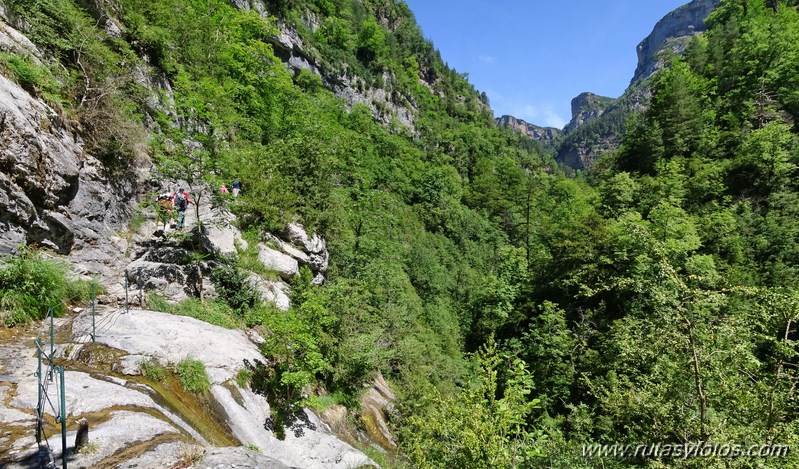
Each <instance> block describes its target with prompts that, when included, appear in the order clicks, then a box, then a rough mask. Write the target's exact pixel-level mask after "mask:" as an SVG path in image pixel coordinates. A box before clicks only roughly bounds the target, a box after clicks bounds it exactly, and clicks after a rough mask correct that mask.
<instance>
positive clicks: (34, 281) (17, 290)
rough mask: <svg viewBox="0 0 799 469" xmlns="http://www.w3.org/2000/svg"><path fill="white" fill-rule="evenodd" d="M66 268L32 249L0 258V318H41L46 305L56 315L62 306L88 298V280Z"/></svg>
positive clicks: (16, 321) (11, 322)
mask: <svg viewBox="0 0 799 469" xmlns="http://www.w3.org/2000/svg"><path fill="white" fill-rule="evenodd" d="M68 270H69V268H68V266H67V265H66V264H64V263H60V262H57V261H53V260H48V259H45V258H43V257H42V256H41V255H39V254H38V253H36V252H35V251H29V250H25V251H23V252H21V253H20V254H18V255H15V256H9V257H7V258H0V321H2V322H3V323H4V324H5V325H6V326H14V325H17V324H25V323H27V322H28V321H30V320H31V319H43V318H44V317H45V316H47V314H48V311H49V309H50V308H54V311H55V314H56V315H57V316H60V315H61V314H63V309H64V306H66V305H69V304H72V303H78V302H84V301H88V300H90V299H91V288H92V285H91V282H88V281H85V280H78V279H73V278H71V277H70V276H69V274H68ZM99 292H100V291H99V288H98V290H97V293H99Z"/></svg>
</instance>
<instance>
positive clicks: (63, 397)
mask: <svg viewBox="0 0 799 469" xmlns="http://www.w3.org/2000/svg"><path fill="white" fill-rule="evenodd" d="M58 373H59V375H60V377H61V412H60V413H61V464H62V467H63V469H67V399H66V391H65V389H64V367H63V366H59V367H58Z"/></svg>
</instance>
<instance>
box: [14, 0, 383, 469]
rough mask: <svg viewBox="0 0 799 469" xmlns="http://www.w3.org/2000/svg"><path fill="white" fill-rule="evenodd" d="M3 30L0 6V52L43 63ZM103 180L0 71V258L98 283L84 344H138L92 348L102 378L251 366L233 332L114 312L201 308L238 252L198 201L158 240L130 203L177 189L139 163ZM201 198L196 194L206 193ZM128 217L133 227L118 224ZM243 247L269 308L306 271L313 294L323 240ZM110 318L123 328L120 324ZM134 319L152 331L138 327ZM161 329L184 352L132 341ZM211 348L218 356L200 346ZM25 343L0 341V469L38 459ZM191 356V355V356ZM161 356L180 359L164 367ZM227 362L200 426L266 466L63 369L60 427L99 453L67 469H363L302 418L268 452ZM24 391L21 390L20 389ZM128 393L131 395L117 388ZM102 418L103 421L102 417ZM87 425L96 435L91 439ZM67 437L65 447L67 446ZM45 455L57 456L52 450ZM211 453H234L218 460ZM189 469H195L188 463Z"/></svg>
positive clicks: (258, 402) (158, 90)
mask: <svg viewBox="0 0 799 469" xmlns="http://www.w3.org/2000/svg"><path fill="white" fill-rule="evenodd" d="M9 21H10V19H9V18H8V17H7V16H4V10H3V8H2V3H0V51H4V52H13V53H16V54H20V55H25V56H28V57H32V60H35V61H38V62H39V63H44V62H46V61H47V60H48V58H47V57H44V56H43V55H42V53H41V52H40V51H39V50H38V49H37V48H36V46H35V45H34V44H33V43H31V41H29V40H28V39H27V38H26V37H25V35H24V34H22V33H20V32H19V31H17V30H15V29H14V28H13V27H12V26H11V25H10V24H9ZM109 24H110V23H109ZM148 73H149V72H147V71H143V70H142V76H141V82H142V85H143V88H147V89H149V90H150V91H152V95H153V96H152V99H153V100H154V103H153V107H156V106H158V105H159V98H158V96H159V94H163V95H169V93H170V91H169V89H168V84H165V83H162V82H161V81H159V80H158V79H157V77H156V78H152V77H150V76H149V75H148ZM142 132H144V131H143V129H142ZM113 169H114V171H113V172H112V171H110V168H109V167H108V166H106V165H105V164H104V163H103V162H101V161H100V160H98V159H97V158H96V157H95V156H94V155H92V154H91V152H90V151H89V150H87V146H86V145H85V144H84V141H83V139H82V138H81V130H80V128H78V127H77V126H76V125H75V124H74V123H71V122H69V121H68V120H66V118H65V117H64V116H63V114H61V113H59V111H58V110H56V109H53V108H52V107H51V106H49V105H48V104H47V103H46V102H45V101H44V100H42V99H40V98H39V97H38V96H36V95H35V94H32V92H29V91H28V90H26V89H23V88H22V87H20V86H19V85H18V84H16V83H15V82H13V81H12V80H10V79H9V78H7V77H6V76H3V75H2V71H0V255H4V254H8V253H12V252H14V251H17V250H18V249H19V248H20V247H21V246H33V247H43V248H47V249H48V250H50V251H51V252H54V253H57V254H60V255H61V257H62V258H63V259H64V260H66V261H68V262H69V263H71V265H72V270H73V271H74V272H75V273H76V274H83V275H91V276H92V277H94V278H97V279H98V280H99V282H100V283H101V284H102V285H103V286H104V287H105V290H106V293H105V294H104V295H101V296H100V297H99V298H98V302H101V303H104V304H103V305H102V306H101V309H102V310H105V311H107V312H108V314H109V316H108V317H107V319H108V321H109V322H108V326H107V328H106V329H105V330H104V332H103V338H100V337H99V334H98V337H97V344H100V343H101V342H102V341H104V340H113V339H112V338H113V337H118V338H119V337H121V338H122V339H123V340H126V339H124V337H129V336H137V337H138V338H139V339H140V340H139V341H138V345H136V346H135V347H133V348H131V347H129V345H131V344H130V343H126V344H120V343H110V342H104V344H105V346H108V347H114V348H115V350H118V351H123V350H124V351H125V354H126V355H127V356H128V359H124V360H122V361H121V362H119V363H118V364H117V365H118V367H117V368H114V369H113V371H114V372H115V373H116V372H121V373H123V374H125V375H131V376H139V375H140V374H141V370H140V368H138V364H139V363H141V362H142V361H146V360H149V359H151V358H153V359H157V360H162V362H164V363H167V362H175V361H177V360H180V359H181V357H182V356H183V354H186V353H189V354H192V353H193V354H194V355H195V356H200V355H201V353H203V352H210V353H211V355H210V356H209V357H204V358H203V361H205V362H206V363H210V361H213V360H217V359H219V358H220V357H221V356H223V354H222V353H221V352H222V351H229V350H231V347H232V346H233V343H234V342H239V343H240V344H241V347H246V348H247V349H248V350H249V352H248V355H247V358H248V359H249V360H256V359H262V358H263V357H262V356H261V355H260V353H259V351H258V349H257V346H256V345H255V344H252V343H250V342H249V340H247V339H246V338H244V337H243V336H244V333H243V332H241V331H237V332H236V334H237V337H236V338H230V337H227V338H226V335H225V334H229V332H225V330H220V329H219V328H215V327H213V326H210V325H207V324H202V323H200V322H199V321H197V323H194V322H193V321H189V322H191V323H192V324H193V325H194V326H196V327H198V328H205V329H207V331H208V335H207V336H206V338H205V339H200V338H198V337H199V336H198V334H199V333H193V332H190V331H187V330H186V327H187V326H186V324H187V323H186V318H181V317H179V316H171V315H165V314H162V313H155V312H145V311H137V312H136V313H133V311H131V313H133V314H130V315H127V314H126V313H125V312H124V308H123V309H116V307H117V305H119V304H122V302H124V301H127V300H129V303H130V304H137V305H143V304H145V303H146V298H147V294H150V293H156V294H159V295H160V296H162V297H165V298H167V299H168V300H171V301H178V300H180V299H183V298H186V297H187V296H198V295H199V296H202V295H205V297H206V298H207V297H212V296H213V295H214V284H213V282H212V281H211V280H210V275H209V274H210V272H211V269H212V268H213V267H214V262H215V259H216V260H219V256H218V255H219V254H225V253H228V254H229V253H234V252H237V250H238V249H240V248H246V247H247V243H246V242H245V241H244V240H243V239H242V236H241V233H240V232H239V231H238V230H237V229H235V228H234V225H235V223H234V220H233V217H232V215H231V214H230V213H229V212H227V211H226V210H224V208H222V207H220V206H216V205H212V204H211V202H210V200H211V199H212V198H211V197H205V198H204V199H203V200H205V201H208V202H206V203H203V204H199V205H200V207H199V208H198V211H197V215H195V216H192V215H187V228H189V229H191V228H193V227H194V226H196V222H197V220H196V218H197V216H199V219H200V220H202V221H203V225H204V227H205V229H204V230H202V232H200V230H197V229H195V230H192V232H191V234H189V232H188V230H187V231H184V232H181V233H173V232H171V231H170V230H169V229H168V228H167V229H164V228H163V227H161V228H160V229H159V226H158V225H157V223H156V217H155V211H154V210H153V209H152V208H149V209H148V208H146V207H144V205H143V204H141V202H145V201H147V199H148V198H149V197H150V196H151V195H152V194H154V193H156V192H158V193H160V192H164V191H167V190H174V189H175V188H176V187H178V185H184V183H179V182H178V181H165V180H163V178H159V179H156V177H155V176H154V174H153V172H152V169H153V168H152V164H151V163H150V161H149V160H148V159H147V157H146V155H143V154H142V155H138V156H136V157H135V158H133V159H132V160H130V161H127V162H124V164H120V162H116V163H115V165H114V168H113ZM184 187H185V185H184ZM205 190H206V193H209V192H210V191H209V190H208V189H207V188H206V189H205ZM143 207H144V208H143ZM192 208H193V207H192ZM192 212H193V210H192ZM134 216H135V217H134ZM134 218H135V219H137V223H131V219H134ZM181 235H183V236H181ZM254 248H255V249H256V250H258V252H259V253H260V254H261V255H259V256H258V258H259V259H260V260H261V262H262V263H263V264H264V268H265V269H272V270H273V271H274V272H276V273H277V274H278V275H279V277H280V278H275V279H264V278H261V277H259V276H258V275H253V276H252V277H251V278H250V279H248V280H247V283H249V284H250V286H252V287H253V288H254V289H255V290H257V291H258V292H259V293H260V295H261V297H262V298H263V299H264V300H266V301H271V302H272V303H274V304H275V305H276V306H277V307H278V308H279V309H288V307H289V296H288V295H289V293H290V288H289V286H288V284H287V283H286V281H287V280H289V279H291V278H292V277H293V276H295V275H297V274H298V273H299V270H300V268H301V267H302V266H307V267H308V268H309V269H310V270H311V273H312V275H313V276H314V278H313V281H314V282H316V283H322V282H324V281H325V278H324V275H325V272H326V271H327V267H328V252H327V250H326V243H325V240H324V239H323V238H321V237H319V236H317V235H314V234H313V233H311V234H309V233H307V232H306V231H305V230H304V228H303V227H302V226H300V225H298V224H293V223H292V224H289V225H287V226H286V227H285V230H284V231H283V232H280V233H276V234H270V233H263V234H262V238H261V239H260V240H258V243H257V245H256V246H255V247H254ZM193 254H201V256H200V257H201V258H202V260H198V259H199V258H193V257H192V255H193ZM126 285H127V286H129V290H130V291H129V292H128V291H126V289H125V286H126ZM123 314H125V316H124V318H122V319H120V318H119V316H121V315H123ZM112 316H113V318H112ZM87 317H88V316H87ZM147 317H149V318H150V319H151V320H152V321H151V322H149V323H140V322H139V321H141V320H143V319H145V318H147ZM74 319H75V318H71V319H68V320H67V321H66V322H64V325H65V326H67V327H66V330H68V331H72V332H75V331H78V336H75V337H70V338H69V339H68V340H67V342H69V344H68V345H65V348H64V349H61V350H60V351H59V354H58V356H59V357H64V359H65V360H69V363H70V365H69V367H71V366H73V365H75V362H79V361H81V360H82V359H81V358H80V357H78V356H77V355H76V354H78V353H80V352H79V351H80V350H81V349H82V348H81V347H82V345H83V344H85V343H86V342H87V340H86V336H85V334H84V333H85V331H86V330H88V329H86V328H85V324H83V326H80V327H79V328H76V329H73V328H72V326H73V325H75V323H74V322H73V320H74ZM125 319H130V320H132V321H133V322H136V323H137V324H133V323H131V324H129V326H130V327H132V328H133V330H128V331H127V332H126V331H125V327H126V326H125V325H124V324H125ZM83 320H85V318H83V319H78V322H79V323H80V321H83ZM89 321H91V318H90V319H89ZM112 322H113V325H112V324H111V323H112ZM169 324H173V325H175V328H176V329H175V330H177V331H179V333H180V334H182V335H183V337H184V338H185V341H183V342H182V343H180V344H176V342H175V341H174V340H173V338H170V339H169V340H168V341H167V342H168V343H166V342H159V341H160V340H161V339H159V338H156V337H147V336H146V333H147V332H156V331H161V332H164V331H166V330H167V329H169V328H170V327H171V326H169ZM66 334H67V332H65V333H64V336H66ZM81 334H82V335H81ZM33 335H36V334H35V333H34V334H33ZM162 338H163V337H162ZM241 339H243V340H241ZM214 341H216V342H218V343H217V344H216V345H213V344H212V342H214ZM25 343H26V346H20V347H18V345H19V343H18V342H17V341H10V342H9V341H5V342H4V341H3V340H0V374H2V375H3V376H5V377H6V378H5V379H4V380H3V381H4V383H0V384H4V385H3V386H0V399H1V400H3V401H4V402H6V403H8V402H10V399H11V397H10V396H11V395H10V394H8V393H7V392H6V391H8V392H10V393H11V394H13V395H14V396H15V399H16V400H15V401H14V403H13V404H12V405H11V406H10V409H11V408H13V411H12V410H10V411H9V412H0V414H2V415H0V466H3V467H7V465H6V462H9V464H10V465H9V466H8V467H33V466H34V464H35V462H36V458H37V454H38V451H37V449H36V448H37V446H38V445H36V442H35V440H34V438H33V434H34V431H35V425H32V424H31V423H30V420H31V418H32V415H33V410H32V409H33V408H35V405H36V386H35V385H36V381H35V380H33V381H31V380H30V379H29V378H30V377H29V375H30V370H32V369H35V366H34V367H33V368H31V367H30V366H29V365H30V361H29V360H28V359H30V358H32V359H33V360H35V358H34V357H35V352H34V351H32V350H30V348H31V345H30V343H29V342H28V339H27V338H26V339H25ZM137 347H144V348H145V349H149V351H143V350H140V349H137ZM193 347H194V348H196V351H195V350H192V348H193ZM170 349H171V350H173V351H174V352H175V353H177V354H178V355H180V356H178V355H175V356H167V355H165V353H166V352H167V351H168V350H170ZM87 353H89V352H88V351H87ZM210 357H215V358H210ZM16 358H20V359H21V360H22V362H19V363H17V362H16V361H14V360H15V359H16ZM84 358H85V357H84ZM88 358H89V359H91V356H88ZM229 358H230V360H227V364H226V365H225V368H227V369H228V372H226V375H225V376H221V375H219V374H214V375H213V376H212V379H213V384H214V386H215V387H214V389H213V390H212V394H213V398H212V400H211V402H210V404H209V408H210V407H213V408H214V409H215V410H216V411H217V413H216V414H214V415H215V416H216V418H217V419H218V421H217V422H216V423H215V424H214V425H221V426H222V427H227V430H225V431H227V432H229V433H230V434H231V435H232V436H233V437H234V438H233V440H230V441H227V443H228V444H241V445H245V444H247V445H251V446H258V447H259V448H263V449H264V450H266V451H269V454H270V456H271V457H273V458H274V460H269V461H267V460H266V459H264V458H263V457H260V456H259V457H256V455H254V454H250V453H252V452H251V451H250V452H248V451H246V450H245V448H243V447H239V448H238V451H236V449H233V448H227V449H220V448H214V442H212V441H209V440H208V439H206V438H204V437H203V435H201V434H200V432H198V431H195V429H194V428H192V427H193V426H192V425H191V424H186V423H185V422H184V421H183V419H182V418H180V417H175V415H173V414H174V412H173V411H172V410H170V409H167V408H165V407H163V406H162V405H161V404H159V403H156V402H155V401H153V399H152V398H151V397H150V396H154V395H155V394H156V392H155V391H153V390H151V389H147V388H146V387H142V386H140V385H136V384H133V383H128V382H126V381H125V380H120V379H118V378H115V377H112V376H111V375H112V374H113V373H111V371H109V370H107V369H92V370H91V376H90V375H89V374H88V373H83V372H77V371H73V369H70V370H69V378H68V380H67V382H68V383H69V384H68V386H69V388H68V390H67V394H68V395H69V396H70V397H69V399H71V401H70V403H69V404H68V409H69V413H70V414H69V416H68V418H69V419H70V422H71V423H70V424H71V425H72V424H74V420H75V419H76V418H77V417H79V416H85V417H88V418H90V419H93V422H94V423H93V424H92V425H93V428H94V430H93V433H92V435H93V436H92V441H94V442H97V445H98V447H100V448H101V449H100V452H99V453H94V454H91V455H84V456H81V458H82V460H81V462H79V463H78V465H79V466H80V467H162V466H164V465H168V466H171V465H173V464H170V463H168V462H165V461H174V460H175V459H178V460H179V459H180V458H181V457H182V456H181V453H182V452H185V450H186V448H189V447H191V448H193V451H194V450H196V451H197V452H198V454H202V452H206V456H207V459H205V460H203V462H202V464H203V465H202V466H201V467H211V465H213V464H217V463H213V461H215V459H213V458H214V457H216V456H218V459H216V461H224V462H226V463H228V464H230V463H231V462H237V461H238V462H241V463H242V464H243V466H246V467H274V468H283V467H313V468H344V467H360V466H372V465H373V463H372V462H371V461H370V460H369V459H368V458H366V457H365V456H364V455H363V454H362V453H361V452H360V451H357V450H355V449H354V448H352V447H350V446H349V445H347V444H345V443H343V442H342V441H340V440H338V439H337V437H336V436H334V435H333V434H332V432H331V431H330V429H329V428H328V427H327V426H326V425H324V424H322V423H321V422H319V421H318V420H317V419H316V417H315V416H314V415H312V413H310V411H307V412H304V413H303V415H305V416H306V417H303V418H304V419H306V420H309V421H311V422H312V423H313V428H309V427H307V426H305V427H303V428H301V429H300V430H302V432H304V433H302V432H298V433H297V435H295V436H294V437H289V440H291V441H294V443H291V442H288V443H286V444H284V443H282V442H278V441H276V439H275V437H274V434H273V432H272V431H271V429H269V428H268V427H267V426H266V424H265V422H266V420H265V419H267V418H268V415H269V407H268V404H267V403H266V401H265V399H263V398H261V397H259V396H256V395H254V394H253V393H252V392H251V391H250V390H248V389H246V388H241V389H240V388H238V387H236V385H235V384H233V382H234V381H235V380H232V377H233V373H235V370H236V369H237V367H240V366H241V365H242V364H241V359H242V356H235V357H229ZM6 359H10V360H11V361H8V360H6ZM89 361H91V360H89ZM23 362H24V363H23ZM86 364H87V363H84V364H83V365H86ZM83 365H81V366H83ZM89 365H91V363H89ZM6 382H10V383H12V384H13V389H14V390H13V391H9V390H10V389H12V388H9V387H7V386H5V384H7V383H6ZM31 382H33V386H30V383H31ZM109 383H112V384H113V383H115V384H114V386H113V389H111V388H108V387H106V385H109ZM128 385H130V386H131V387H135V390H131V389H129V388H127V387H126V386H128ZM25 386H27V388H25ZM98 386H99V388H98ZM18 391H19V392H18ZM31 396H33V398H30V397H31ZM106 397H108V399H106ZM95 398H100V399H99V400H96V399H95ZM128 398H130V399H132V401H129V400H127V399H128ZM242 399H244V400H246V401H247V402H246V403H245V402H243V401H242ZM78 403H79V404H78ZM87 405H90V406H91V408H87V407H86V406H87ZM125 406H134V407H137V408H140V409H150V408H152V409H155V411H156V412H161V413H163V414H164V415H165V416H166V417H167V418H166V419H164V420H159V419H158V418H155V417H153V416H152V415H150V414H148V413H147V412H137V411H136V412H134V411H129V412H128V411H119V412H117V410H118V409H121V408H123V407H125ZM223 409H227V411H225V413H224V415H222V414H219V413H218V411H220V410H223ZM105 414H107V415H108V418H107V419H106V418H105V417H103V415H105ZM170 416H171V417H170ZM172 417H175V418H172ZM212 418H213V416H212ZM345 420H346V419H345ZM98 422H99V425H97V426H96V427H94V425H95V424H97V423H98ZM298 428H299V427H298ZM8 435H13V437H8ZM154 437H155V438H154ZM70 438H71V439H73V438H74V434H71V435H70ZM72 441H74V440H72ZM142 441H150V442H151V443H152V444H147V445H144V446H141V445H139V443H140V442H142ZM160 443H164V444H160ZM295 443H296V444H295ZM57 446H58V447H59V448H60V441H59V442H58V445H57ZM130 446H137V448H138V449H140V450H141V451H138V450H137V451H134V453H135V452H138V453H139V454H133V453H131V452H130V451H129V449H130V448H129V447H130ZM145 446H146V447H145ZM54 447H55V445H54ZM8 449H10V451H7V450H8ZM219 451H222V452H226V451H233V452H234V453H236V452H237V453H241V454H238V455H235V454H222V455H221V456H219V455H218V452H219ZM126 458H127V459H126ZM256 459H260V460H257V461H256ZM128 460H129V461H128ZM73 462H75V461H74V460H73ZM179 462H180V461H178V463H179ZM17 463H18V464H17ZM178 463H175V465H177V464H178ZM15 464H16V465H15ZM81 464H82V465H81ZM197 464H198V465H197V466H196V467H200V466H199V464H200V463H199V462H198V463H197ZM219 464H221V463H219ZM181 467H189V466H181ZM214 467H217V466H216V465H214Z"/></svg>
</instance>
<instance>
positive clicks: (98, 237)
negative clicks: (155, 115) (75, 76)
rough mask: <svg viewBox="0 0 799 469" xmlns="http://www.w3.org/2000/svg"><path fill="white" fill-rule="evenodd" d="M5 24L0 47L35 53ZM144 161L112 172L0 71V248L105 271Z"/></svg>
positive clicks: (136, 193)
mask: <svg viewBox="0 0 799 469" xmlns="http://www.w3.org/2000/svg"><path fill="white" fill-rule="evenodd" d="M0 25H2V29H0V49H2V50H6V51H9V50H10V51H15V52H21V51H22V52H26V53H29V54H33V56H34V57H36V55H35V54H38V51H37V50H36V49H35V47H33V45H32V44H30V42H28V41H27V40H25V39H24V36H22V35H21V34H20V33H18V32H17V31H15V30H14V29H13V28H11V27H10V26H8V25H7V24H4V23H1V22H0ZM15 48H19V49H16V50H15ZM146 165H147V161H146V160H141V161H138V162H137V161H133V162H131V167H130V168H129V171H128V174H126V176H125V177H114V176H113V175H112V174H109V173H108V171H107V170H106V168H105V166H104V165H103V164H102V163H100V161H98V160H97V159H96V158H94V157H93V156H92V155H90V154H88V153H87V152H86V151H84V147H83V142H82V140H81V138H80V136H79V135H78V134H77V133H75V132H74V131H73V130H72V129H70V128H69V126H67V125H66V124H65V123H64V121H63V120H62V117H61V116H60V115H59V114H58V113H57V112H56V111H55V110H53V109H52V108H51V107H49V106H48V105H47V104H45V103H44V102H43V101H41V100H39V99H37V98H35V97H34V96H32V95H31V94H30V93H28V91H26V90H24V89H22V88H21V87H20V86H19V85H17V84H16V83H14V82H12V81H11V80H9V79H8V78H6V77H4V76H0V253H9V252H12V251H14V250H16V249H17V248H18V247H19V246H26V245H33V246H42V247H47V248H49V249H52V250H53V251H56V252H58V253H60V254H69V255H76V256H79V257H80V259H82V260H83V261H84V263H85V268H86V269H87V270H89V269H90V270H93V271H95V272H101V273H102V272H105V271H106V270H107V269H108V266H109V265H110V264H113V263H114V261H113V260H114V259H116V258H118V255H119V249H118V247H117V246H115V245H114V243H113V240H114V239H118V238H117V237H116V233H115V231H114V228H115V227H117V226H119V225H120V224H122V223H123V222H124V221H126V220H127V219H129V218H130V215H131V213H132V212H133V207H134V205H135V203H136V202H137V201H138V199H139V194H140V192H141V189H142V187H141V183H142V178H141V170H142V169H143V168H144V167H146Z"/></svg>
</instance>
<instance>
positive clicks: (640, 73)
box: [630, 0, 720, 83]
mask: <svg viewBox="0 0 799 469" xmlns="http://www.w3.org/2000/svg"><path fill="white" fill-rule="evenodd" d="M719 1H720V0H693V1H692V2H690V3H688V4H686V5H683V6H681V7H679V8H677V9H676V10H674V11H672V12H671V13H669V14H668V15H666V16H664V17H663V19H661V20H660V21H658V22H657V24H656V25H655V27H654V29H652V32H651V33H650V34H649V36H647V37H646V38H645V39H644V40H643V41H641V42H640V43H639V44H638V48H637V49H636V51H637V52H638V66H637V67H636V69H635V74H634V75H633V79H632V80H631V81H630V83H635V82H637V81H638V80H641V79H643V78H646V77H648V76H650V75H651V74H652V73H654V72H655V71H656V70H657V69H659V68H661V67H662V66H663V65H664V61H663V60H662V59H661V58H660V57H659V53H660V52H661V51H663V50H671V51H673V52H674V53H676V54H682V53H683V52H684V51H685V46H686V45H687V40H688V39H689V38H690V37H691V36H693V35H694V34H696V33H699V32H702V31H704V30H705V18H707V16H708V15H709V14H710V12H712V11H713V9H714V8H716V6H717V5H718V4H719Z"/></svg>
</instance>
